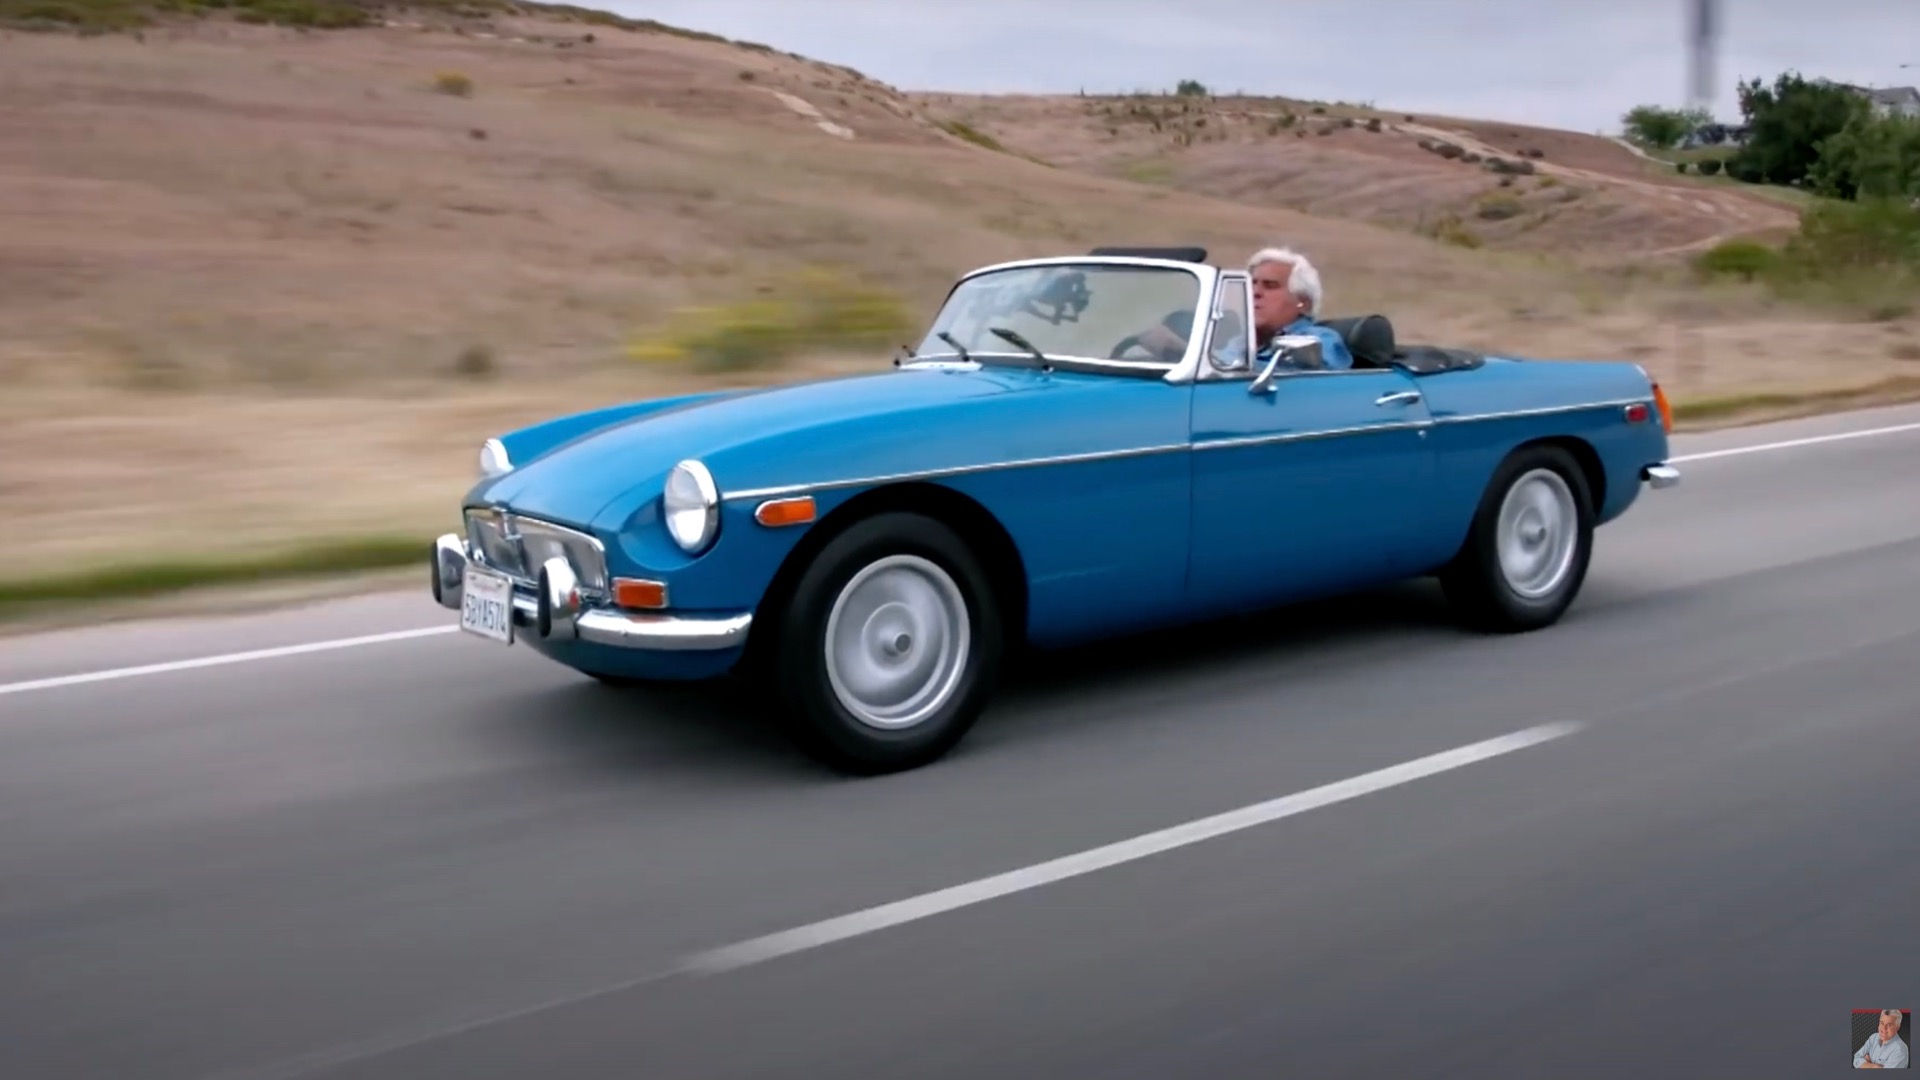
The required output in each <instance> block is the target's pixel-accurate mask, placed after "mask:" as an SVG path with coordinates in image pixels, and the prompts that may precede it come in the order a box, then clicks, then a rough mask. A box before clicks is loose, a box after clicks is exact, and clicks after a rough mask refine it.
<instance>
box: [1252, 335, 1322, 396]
mask: <svg viewBox="0 0 1920 1080" xmlns="http://www.w3.org/2000/svg"><path fill="white" fill-rule="evenodd" d="M1282 360H1285V361H1286V362H1287V365H1288V366H1289V367H1297V368H1306V369H1310V370H1317V369H1318V368H1319V367H1320V339H1319V338H1317V337H1313V336H1311V335H1308V334H1290V335H1288V336H1286V337H1282V338H1275V339H1274V342H1273V359H1271V360H1268V361H1267V366H1266V367H1264V368H1261V369H1260V374H1259V375H1258V376H1256V377H1255V378H1254V380H1253V383H1252V385H1250V386H1248V387H1247V393H1249V394H1253V395H1256V396H1257V395H1260V394H1271V393H1273V391H1274V390H1275V389H1276V388H1277V387H1278V385H1279V380H1277V379H1276V378H1275V377H1274V372H1275V371H1276V370H1277V369H1278V368H1279V367H1280V361H1282Z"/></svg>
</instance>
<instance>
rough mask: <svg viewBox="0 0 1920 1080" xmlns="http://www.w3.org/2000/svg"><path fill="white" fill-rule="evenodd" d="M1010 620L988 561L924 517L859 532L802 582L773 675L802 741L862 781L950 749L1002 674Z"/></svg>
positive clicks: (873, 521) (828, 550) (855, 528)
mask: <svg viewBox="0 0 1920 1080" xmlns="http://www.w3.org/2000/svg"><path fill="white" fill-rule="evenodd" d="M1000 620H1001V615H1000V611H999V607H998V605H997V604H996V603H995V598H994V593H993V589H992V586H991V582H990V581H989V579H988V577H987V573H986V570H985V569H984V567H982V565H981V563H980V561H979V559H977V558H976V557H975V556H974V554H973V552H972V551H971V550H970V549H969V548H968V547H967V545H966V543H965V542H964V541H962V540H961V539H960V538H959V537H958V536H957V535H955V534H954V532H953V530H951V529H949V528H947V527H946V526H945V525H943V524H941V523H940V522H938V521H935V520H933V519H931V518H928V517H924V516H922V515H919V514H910V513H887V514H881V515H878V516H875V517H872V518H869V519H866V520H864V521H861V522H858V523H856V524H854V525H852V526H851V527H849V528H848V529H847V530H846V531H845V532H843V533H841V534H840V535H839V536H836V537H834V538H833V539H832V540H831V541H829V542H828V543H827V544H826V546H825V547H824V548H822V549H821V551H820V553H819V555H818V556H816V557H815V558H814V560H813V562H812V564H811V565H810V566H808V567H807V569H806V571H805V572H804V573H803V574H801V575H800V578H799V580H798V582H797V583H796V586H795V588H794V591H793V599H792V601H791V602H790V603H788V604H787V605H786V607H785V610H784V611H783V612H782V615H781V619H780V627H779V629H780V633H779V636H778V642H777V644H776V645H775V650H776V656H775V658H774V663H773V669H774V674H775V681H776V683H777V685H778V690H779V693H780V696H781V698H782V702H783V704H784V706H785V710H786V712H787V714H788V718H787V730H788V733H789V736H790V737H791V738H792V739H793V740H794V742H795V743H796V744H797V745H798V746H799V747H800V748H801V749H802V750H804V751H806V752H807V753H808V754H811V755H812V756H813V757H815V758H817V759H819V760H820V761H822V762H825V763H826V764H828V765H830V766H832V767H834V768H837V769H840V770H843V771H846V772H852V773H862V774H872V773H885V772H896V771H899V770H902V769H911V768H916V767H918V766H921V765H925V764H927V763H928V762H931V761H933V760H935V759H937V758H939V757H940V756H942V755H944V754H945V753H947V751H949V750H951V749H952V748H953V746H954V745H955V744H957V743H958V742H959V741H960V740H961V738H963V737H964V736H965V735H966V733H967V731H968V730H969V729H970V728H972V726H973V724H974V722H975V721H976V720H977V719H979V716H980V713H981V711H982V710H983V709H984V708H985V705H986V700H987V698H988V696H989V694H990V693H991V692H992V687H993V684H994V682H995V681H996V680H997V678H998V676H999V671H1000V662H1001V652H1002V632H1001V622H1000Z"/></svg>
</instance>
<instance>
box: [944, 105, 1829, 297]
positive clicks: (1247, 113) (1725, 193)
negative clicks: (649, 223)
mask: <svg viewBox="0 0 1920 1080" xmlns="http://www.w3.org/2000/svg"><path fill="white" fill-rule="evenodd" d="M914 100H915V101H916V103H918V104H919V105H920V106H921V107H922V108H926V109H929V110H939V111H942V112H946V113H949V114H953V115H956V116H958V117H959V118H960V120H961V122H963V123H964V124H966V125H967V126H968V127H969V128H971V129H973V130H974V131H976V132H978V133H980V134H981V135H983V136H985V137H986V138H988V139H991V140H993V141H995V142H997V143H999V144H1001V145H1004V146H1007V147H1009V148H1011V149H1014V150H1018V151H1024V152H1029V153H1035V154H1045V155H1046V156H1047V158H1048V160H1050V161H1053V162H1055V163H1057V164H1059V165H1062V166H1064V167H1068V168H1073V169H1078V170H1084V171H1088V172H1093V173H1096V174H1099V175H1104V176H1113V177H1119V178H1123V179H1128V180H1134V181H1137V182H1140V183H1145V184H1161V185H1165V186H1168V187H1173V188H1178V189H1181V190H1186V191H1193V192H1199V193H1203V194H1207V195H1213V196H1217V197H1219V198H1222V199H1228V200H1232V201H1234V202H1238V203H1243V204H1247V205H1254V206H1272V207H1280V208H1286V209H1291V210H1299V211H1303V212H1306V213H1311V214H1317V215H1326V216H1332V217H1341V218H1350V219H1354V220H1358V221H1366V222H1372V223H1375V224H1380V225H1385V226H1388V227H1392V228H1397V229H1405V230H1413V231H1417V232H1421V233H1423V234H1425V235H1429V236H1434V237H1437V238H1440V239H1443V240H1445V241H1448V242H1451V243H1454V244H1458V245H1461V246H1467V247H1482V246H1484V247H1489V248H1498V249H1508V250H1522V251H1541V252H1571V253H1576V254H1577V256H1578V257H1579V259H1580V260H1581V261H1583V262H1585V263H1587V264H1590V265H1605V264H1608V263H1618V262H1620V261H1622V260H1633V259H1643V258H1647V257H1650V256H1667V255H1675V254H1684V253H1687V252H1692V251H1697V250H1700V249H1702V248H1704V247H1707V246H1710V245H1711V244H1713V243H1715V242H1716V241H1719V240H1722V239H1726V238H1730V237H1736V236H1756V235H1757V236H1768V235H1773V234H1779V233H1783V232H1786V231H1790V230H1792V229H1793V228H1794V226H1795V224H1796V222H1797V218H1796V216H1795V214H1794V212H1793V211H1792V209H1791V208H1789V207H1788V206H1786V205H1784V204H1783V203H1782V202H1781V201H1780V200H1779V199H1778V198H1769V197H1768V196H1766V195H1764V194H1759V193H1755V192H1747V191H1741V190H1738V189H1735V188H1729V187H1725V186H1716V185H1712V184H1709V183H1705V182H1701V180H1700V179H1699V178H1696V177H1689V176H1680V175H1676V174H1674V173H1673V172H1672V171H1671V170H1660V169H1657V168H1650V167H1649V166H1648V163H1647V162H1646V160H1645V159H1643V158H1641V157H1638V156H1636V155H1635V154H1634V153H1633V152H1632V151H1631V150H1628V149H1627V148H1626V147H1624V146H1622V145H1620V144H1618V143H1616V142H1613V141H1612V140H1610V139H1606V138H1602V137H1600V136H1595V135H1582V134H1579V133H1577V132H1569V131H1555V130H1552V129H1546V128H1537V127H1526V126H1521V125H1514V124H1499V123H1489V122H1486V121H1471V120H1466V121H1463V120H1457V119H1453V118H1448V117H1431V116H1421V115H1416V114H1411V113H1397V112H1391V111H1388V110H1384V109H1372V108H1363V107H1358V106H1352V105H1343V104H1338V103H1334V104H1326V103H1318V102H1305V101H1292V100H1285V99H1275V98H1244V97H1213V96H1207V95H1201V94H1195V95H1180V96H1172V95H1160V96H1152V95H1146V94H1136V95H1129V96H1119V97H1101V96H1084V97H1080V96H1074V97H1061V96H1011V95H1009V96H993V97H986V96H978V95H957V94H921V95H916V96H915V98H914Z"/></svg>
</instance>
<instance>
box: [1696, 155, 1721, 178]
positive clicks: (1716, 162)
mask: <svg viewBox="0 0 1920 1080" xmlns="http://www.w3.org/2000/svg"><path fill="white" fill-rule="evenodd" d="M1719 172H1720V159H1719V158H1708V159H1706V160H1705V161H1702V162H1701V163H1700V175H1701V176H1716V175H1718V174H1719Z"/></svg>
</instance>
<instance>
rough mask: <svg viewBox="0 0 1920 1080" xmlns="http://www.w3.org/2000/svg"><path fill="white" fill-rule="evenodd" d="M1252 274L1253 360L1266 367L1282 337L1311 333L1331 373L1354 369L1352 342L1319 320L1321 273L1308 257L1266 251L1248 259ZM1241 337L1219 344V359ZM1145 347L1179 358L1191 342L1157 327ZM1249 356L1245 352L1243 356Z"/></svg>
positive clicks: (1145, 340) (1145, 336)
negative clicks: (1276, 343)
mask: <svg viewBox="0 0 1920 1080" xmlns="http://www.w3.org/2000/svg"><path fill="white" fill-rule="evenodd" d="M1247 273H1248V275H1249V276H1250V277H1252V279H1253V325H1254V335H1255V336H1254V340H1255V341H1256V342H1258V343H1259V348H1258V349H1257V350H1255V353H1254V358H1253V362H1254V365H1255V366H1256V367H1260V366H1264V365H1265V364H1266V363H1267V361H1268V360H1270V359H1272V358H1273V348H1274V345H1273V342H1274V339H1275V338H1276V337H1279V336H1282V335H1290V334H1291V335H1309V336H1312V337H1315V338H1318V339H1319V341H1320V363H1321V366H1322V367H1325V368H1327V369H1329V370H1346V369H1348V368H1351V367H1353V353H1352V352H1351V351H1349V350H1348V349H1347V343H1346V342H1345V341H1343V340H1341V337H1340V335H1339V334H1338V333H1337V332H1335V331H1334V330H1333V329H1332V328H1330V327H1325V326H1321V325H1320V324H1319V323H1317V322H1315V321H1314V320H1315V319H1316V318H1317V317H1318V316H1319V314H1320V301H1321V289H1320V271H1318V270H1316V269H1315V268H1314V265H1313V263H1311V262H1309V261H1308V260H1307V257H1306V256H1305V255H1301V254H1299V253H1298V252H1295V251H1292V250H1290V249H1288V248H1283V247H1270V248H1263V249H1261V250H1260V251H1257V252H1255V253H1254V255H1253V257H1252V258H1251V259H1248V260H1247ZM1239 338H1240V335H1239V334H1238V333H1235V334H1231V335H1230V336H1229V340H1227V341H1223V342H1216V349H1215V355H1216V356H1231V355H1233V354H1234V353H1235V352H1236V351H1238V350H1240V349H1242V348H1243V346H1242V343H1241V341H1240V340H1239ZM1139 340H1140V344H1142V345H1144V346H1146V347H1148V348H1150V349H1154V350H1165V351H1166V352H1169V353H1173V354H1175V355H1177V354H1178V353H1180V352H1181V351H1182V350H1184V349H1185V348H1186V339H1185V337H1184V336H1182V335H1181V334H1179V333H1178V332H1176V331H1174V330H1172V329H1170V328H1169V327H1167V326H1165V325H1156V326H1154V327H1153V328H1152V329H1149V330H1147V331H1145V332H1144V333H1142V334H1141V335H1140V339H1139ZM1243 355H1244V354H1243Z"/></svg>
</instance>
